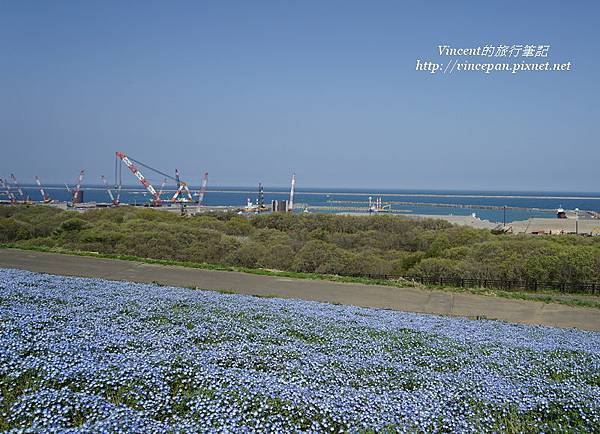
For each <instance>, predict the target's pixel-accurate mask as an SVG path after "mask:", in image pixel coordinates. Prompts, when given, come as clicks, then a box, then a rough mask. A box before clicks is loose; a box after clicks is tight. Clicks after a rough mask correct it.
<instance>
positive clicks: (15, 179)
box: [10, 173, 26, 202]
mask: <svg viewBox="0 0 600 434" xmlns="http://www.w3.org/2000/svg"><path fill="white" fill-rule="evenodd" d="M10 179H12V182H13V185H14V187H15V189H16V190H17V191H18V192H19V197H20V198H21V200H22V201H23V202H25V201H26V198H25V194H23V190H22V189H21V186H20V185H19V182H18V181H17V178H16V176H15V175H14V173H11V174H10Z"/></svg>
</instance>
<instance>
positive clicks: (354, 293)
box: [0, 249, 600, 331]
mask: <svg viewBox="0 0 600 434" xmlns="http://www.w3.org/2000/svg"><path fill="white" fill-rule="evenodd" d="M0 267H2V268H18V269H23V270H30V271H37V272H44V273H50V274H59V275H66V276H84V277H99V278H104V279H112V280H127V281H133V282H147V283H151V282H159V283H162V284H168V285H173V286H193V287H198V288H202V289H211V290H227V291H233V292H236V293H240V294H250V295H262V296H278V297H284V298H297V299H303V300H314V301H322V302H329V303H341V304H349V305H356V306H363V307H374V308H385V309H394V310H403V311H410V312H422V313H433V314H440V315H456V316H468V317H485V318H488V319H499V320H504V321H508V322H515V323H524V324H542V325H547V326H555V327H576V328H580V329H585V330H594V331H600V311H599V310H597V309H592V308H583V307H571V306H565V305H561V304H553V303H551V304H546V303H542V302H535V301H525V300H512V299H504V298H499V297H491V296H483V295H475V294H469V293H452V292H444V291H431V290H424V289H418V288H394V287H388V286H379V285H363V284H354V283H338V282H329V281H323V280H309V279H290V278H282V277H274V276H259V275H254V274H247V273H238V272H230V271H213V270H201V269H195V268H185V267H177V266H164V265H151V264H143V263H136V262H130V261H120V260H115V259H101V258H93V257H84V256H69V255H61V254H56V253H40V252H31V251H24V250H15V249H0Z"/></svg>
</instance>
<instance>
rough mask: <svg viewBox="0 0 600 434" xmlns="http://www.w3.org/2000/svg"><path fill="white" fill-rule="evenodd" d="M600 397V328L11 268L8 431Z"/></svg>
mask: <svg viewBox="0 0 600 434" xmlns="http://www.w3.org/2000/svg"><path fill="white" fill-rule="evenodd" d="M315 285H318V283H315ZM599 396H600V333H593V332H584V331H578V330H566V329H553V328H547V327H537V326H524V325H513V324H506V323H502V322H497V321H487V320H477V321H475V320H469V319H463V318H449V317H439V316H433V315H420V314H413V313H403V312H394V311H385V310H377V309H364V308H358V307H352V306H338V305H331V304H324V303H316V302H306V301H298V300H283V299H276V298H257V297H250V296H243V295H233V294H219V293H216V292H210V291H199V290H192V289H185V288H173V287H164V286H158V285H144V284H136V283H128V282H112V281H106V280H99V279H83V278H73V277H58V276H50V275H45V274H36V273H30V272H25V271H17V270H6V269H5V270H2V269H0V430H11V429H15V430H19V429H22V428H32V429H34V430H40V429H47V430H60V431H64V430H65V429H67V428H70V429H73V430H74V431H78V430H81V431H90V430H91V431H102V430H104V431H110V432H116V431H129V432H164V431H170V432H193V431H203V432H204V431H232V430H234V431H260V432H264V431H272V432H285V431H320V432H323V431H326V432H341V431H353V432H357V431H366V432H370V431H386V430H388V431H409V432H414V431H425V432H439V431H447V432H448V431H451V432H482V431H490V432H494V431H495V432H498V431H513V432H520V431H524V432H539V431H545V432H551V431H557V432H560V431H565V430H570V431H580V432H593V431H597V430H598V429H599V428H600V398H599Z"/></svg>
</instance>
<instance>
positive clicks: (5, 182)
mask: <svg viewBox="0 0 600 434" xmlns="http://www.w3.org/2000/svg"><path fill="white" fill-rule="evenodd" d="M0 186H2V188H4V191H5V193H4V194H6V196H7V197H8V200H9V201H10V203H12V204H13V205H14V204H16V203H17V198H16V197H15V195H14V194H13V192H12V191H10V184H9V183H8V180H5V179H2V178H0Z"/></svg>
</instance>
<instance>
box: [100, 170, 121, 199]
mask: <svg viewBox="0 0 600 434" xmlns="http://www.w3.org/2000/svg"><path fill="white" fill-rule="evenodd" d="M100 179H102V183H103V184H104V187H106V191H107V192H108V196H109V197H110V201H111V202H112V204H113V205H118V204H119V198H118V197H117V198H115V196H114V195H113V192H112V190H111V189H110V187H109V186H108V182H107V181H106V178H105V177H104V175H101V176H100Z"/></svg>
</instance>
